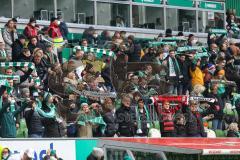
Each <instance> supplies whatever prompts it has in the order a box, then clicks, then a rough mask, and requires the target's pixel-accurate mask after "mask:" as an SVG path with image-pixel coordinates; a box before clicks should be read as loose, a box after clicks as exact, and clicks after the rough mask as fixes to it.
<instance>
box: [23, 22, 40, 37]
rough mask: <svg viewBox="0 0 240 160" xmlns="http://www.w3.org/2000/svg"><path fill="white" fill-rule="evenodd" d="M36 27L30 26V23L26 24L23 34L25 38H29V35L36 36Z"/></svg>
mask: <svg viewBox="0 0 240 160" xmlns="http://www.w3.org/2000/svg"><path fill="white" fill-rule="evenodd" d="M37 32H38V31H37V28H36V27H33V26H31V25H30V24H28V25H27V26H26V27H25V29H24V32H23V33H24V35H25V36H26V37H27V38H29V39H30V38H31V37H36V36H37Z"/></svg>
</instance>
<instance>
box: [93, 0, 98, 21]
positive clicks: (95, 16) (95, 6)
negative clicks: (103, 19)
mask: <svg viewBox="0 0 240 160" xmlns="http://www.w3.org/2000/svg"><path fill="white" fill-rule="evenodd" d="M97 20H98V19H97V1H96V0H94V24H95V25H97Z"/></svg>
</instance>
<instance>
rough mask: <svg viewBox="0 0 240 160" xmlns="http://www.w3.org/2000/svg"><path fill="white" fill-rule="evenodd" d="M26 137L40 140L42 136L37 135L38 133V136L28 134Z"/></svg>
mask: <svg viewBox="0 0 240 160" xmlns="http://www.w3.org/2000/svg"><path fill="white" fill-rule="evenodd" d="M28 137H29V138H42V134H39V133H38V134H37V133H35V134H29V135H28Z"/></svg>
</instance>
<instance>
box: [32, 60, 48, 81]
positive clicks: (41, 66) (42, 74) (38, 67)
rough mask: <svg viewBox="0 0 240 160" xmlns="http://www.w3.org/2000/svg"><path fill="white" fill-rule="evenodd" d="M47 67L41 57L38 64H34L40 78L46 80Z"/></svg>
mask: <svg viewBox="0 0 240 160" xmlns="http://www.w3.org/2000/svg"><path fill="white" fill-rule="evenodd" d="M48 67H49V66H48V65H47V64H46V62H45V61H44V60H43V59H42V60H41V62H40V63H39V64H35V68H36V71H37V74H38V76H39V78H40V79H41V80H46V78H47V77H46V76H47V71H48Z"/></svg>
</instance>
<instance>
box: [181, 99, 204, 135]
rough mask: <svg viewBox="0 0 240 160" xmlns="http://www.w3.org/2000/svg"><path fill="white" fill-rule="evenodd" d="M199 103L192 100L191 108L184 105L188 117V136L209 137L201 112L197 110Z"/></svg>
mask: <svg viewBox="0 0 240 160" xmlns="http://www.w3.org/2000/svg"><path fill="white" fill-rule="evenodd" d="M197 108H198V103H197V102H196V101H190V105H189V108H186V106H185V107H184V109H185V110H184V111H185V118H186V132H187V136H188V137H207V133H206V132H205V131H204V127H203V121H202V116H201V114H200V113H199V112H198V111H197Z"/></svg>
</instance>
